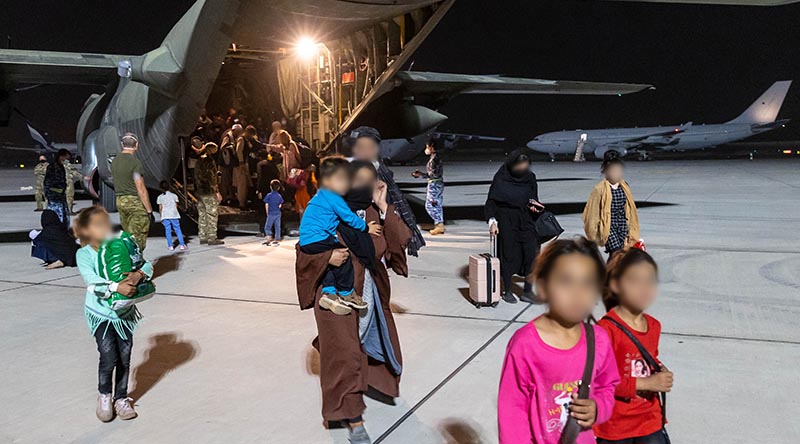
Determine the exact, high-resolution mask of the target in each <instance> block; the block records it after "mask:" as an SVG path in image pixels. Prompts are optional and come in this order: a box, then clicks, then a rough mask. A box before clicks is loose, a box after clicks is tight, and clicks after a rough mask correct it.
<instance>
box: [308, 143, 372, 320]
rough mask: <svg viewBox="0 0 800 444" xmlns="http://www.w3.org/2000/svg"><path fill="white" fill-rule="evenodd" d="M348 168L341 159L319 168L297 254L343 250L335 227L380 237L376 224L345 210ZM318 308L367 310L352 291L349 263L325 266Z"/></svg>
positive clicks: (328, 160) (345, 311)
mask: <svg viewBox="0 0 800 444" xmlns="http://www.w3.org/2000/svg"><path fill="white" fill-rule="evenodd" d="M351 179H352V178H351V171H350V165H349V163H348V162H347V160H346V159H345V158H343V157H327V158H325V159H323V160H322V162H321V163H320V167H319V185H320V187H319V191H318V192H317V194H315V195H314V197H313V198H312V199H311V201H310V202H309V203H308V207H307V208H306V211H305V213H304V214H303V218H302V220H301V221H300V241H299V244H300V250H301V251H302V252H303V253H306V254H320V253H324V252H326V251H330V250H335V249H339V248H347V247H345V246H344V245H342V244H341V243H339V239H338V238H337V236H336V230H337V228H338V226H339V223H344V224H347V225H348V226H350V227H352V228H354V229H356V230H359V231H362V232H365V233H369V234H373V235H380V234H381V230H382V227H381V225H380V224H377V223H375V222H370V223H369V224H367V223H366V222H364V220H363V219H361V218H360V217H358V215H356V213H354V212H353V211H352V210H350V208H349V207H348V206H347V203H346V202H345V200H344V197H343V196H344V195H345V194H347V192H348V191H349V190H350V181H351ZM319 306H320V307H321V308H323V309H325V310H330V311H332V312H333V313H335V314H338V315H346V314H348V313H350V311H351V308H355V309H358V310H361V309H364V308H366V307H367V304H366V303H365V302H364V300H363V299H361V296H360V295H358V294H356V293H355V291H354V290H353V263H352V260H351V259H350V258H348V259H347V260H346V261H345V262H344V263H343V264H342V265H340V266H339V267H334V266H331V265H329V266H328V269H327V270H326V271H325V276H324V277H323V279H322V298H321V299H320V301H319Z"/></svg>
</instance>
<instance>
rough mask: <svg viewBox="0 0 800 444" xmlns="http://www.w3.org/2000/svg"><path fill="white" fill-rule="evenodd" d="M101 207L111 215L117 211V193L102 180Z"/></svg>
mask: <svg viewBox="0 0 800 444" xmlns="http://www.w3.org/2000/svg"><path fill="white" fill-rule="evenodd" d="M100 205H102V206H103V208H105V209H106V210H107V211H108V212H109V213H116V211H117V193H116V192H115V191H114V189H113V188H111V187H110V186H108V184H106V183H105V182H103V181H102V180H101V181H100Z"/></svg>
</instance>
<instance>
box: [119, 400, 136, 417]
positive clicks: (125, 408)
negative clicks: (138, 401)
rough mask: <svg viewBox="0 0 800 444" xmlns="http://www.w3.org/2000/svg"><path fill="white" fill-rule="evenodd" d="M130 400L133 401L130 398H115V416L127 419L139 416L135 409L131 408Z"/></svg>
mask: <svg viewBox="0 0 800 444" xmlns="http://www.w3.org/2000/svg"><path fill="white" fill-rule="evenodd" d="M131 401H133V399H132V398H122V399H117V401H116V402H115V403H114V411H116V412H117V416H119V418H120V419H124V420H128V419H133V418H135V417H137V416H139V414H138V413H136V410H134V409H133V404H131Z"/></svg>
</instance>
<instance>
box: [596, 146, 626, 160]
mask: <svg viewBox="0 0 800 444" xmlns="http://www.w3.org/2000/svg"><path fill="white" fill-rule="evenodd" d="M609 151H616V152H617V154H619V157H625V156H626V155H628V150H627V149H626V148H621V147H614V146H599V147H597V149H595V150H594V157H597V158H598V159H603V158H604V157H605V155H606V153H607V152H609Z"/></svg>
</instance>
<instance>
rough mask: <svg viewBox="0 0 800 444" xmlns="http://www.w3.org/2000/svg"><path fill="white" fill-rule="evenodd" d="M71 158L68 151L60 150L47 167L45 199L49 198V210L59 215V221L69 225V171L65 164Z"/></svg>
mask: <svg viewBox="0 0 800 444" xmlns="http://www.w3.org/2000/svg"><path fill="white" fill-rule="evenodd" d="M69 157H70V153H69V151H68V150H65V149H63V148H62V149H60V150H58V153H56V157H55V159H54V161H53V162H52V163H50V164H48V165H47V170H46V171H45V173H44V197H45V198H47V209H48V210H52V211H53V212H55V213H56V214H57V215H58V218H59V220H61V222H62V223H63V224H64V225H65V226H68V225H69V209H68V208H67V170H66V168H64V162H66V161H67V160H68V159H69Z"/></svg>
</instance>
